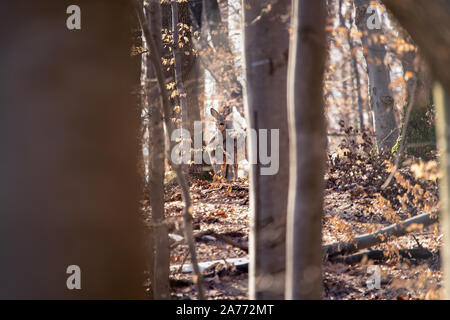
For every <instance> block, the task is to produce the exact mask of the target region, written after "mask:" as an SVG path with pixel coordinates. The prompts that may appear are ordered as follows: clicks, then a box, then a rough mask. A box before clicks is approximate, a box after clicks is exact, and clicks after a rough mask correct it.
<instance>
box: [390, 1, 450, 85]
mask: <svg viewBox="0 0 450 320" xmlns="http://www.w3.org/2000/svg"><path fill="white" fill-rule="evenodd" d="M383 4H384V5H385V6H386V7H387V8H388V9H389V10H390V11H391V13H392V14H393V15H394V17H395V18H396V19H397V20H398V21H399V23H400V24H401V25H402V26H403V28H405V29H406V31H408V33H409V34H410V35H411V37H412V38H413V40H414V42H415V43H416V44H417V45H418V46H419V48H420V52H421V53H422V54H423V56H424V58H425V59H426V60H427V62H428V65H429V66H430V68H431V71H432V72H433V75H434V77H435V78H436V80H438V81H439V82H441V83H442V86H443V87H444V89H445V90H446V91H447V92H449V91H450V72H449V70H450V2H449V1H447V0H402V1H398V0H383Z"/></svg>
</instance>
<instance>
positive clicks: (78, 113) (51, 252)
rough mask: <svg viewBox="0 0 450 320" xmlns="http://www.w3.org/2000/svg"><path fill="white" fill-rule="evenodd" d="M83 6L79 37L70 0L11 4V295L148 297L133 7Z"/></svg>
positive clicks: (7, 67)
mask: <svg viewBox="0 0 450 320" xmlns="http://www.w3.org/2000/svg"><path fill="white" fill-rule="evenodd" d="M77 5H79V6H80V7H81V8H82V14H81V30H71V31H69V30H68V29H67V28H66V21H65V17H66V10H67V3H64V2H62V1H45V0H43V1H33V2H30V1H21V0H17V1H13V2H8V3H6V2H2V3H1V4H0V46H1V48H2V50H1V52H0V66H1V69H2V70H3V72H4V73H3V75H6V74H7V75H8V76H7V77H6V76H2V77H1V78H0V82H1V85H0V114H1V115H0V132H1V134H0V145H1V146H2V156H1V158H0V177H1V180H0V206H1V212H2V221H1V224H0V252H1V255H2V259H1V263H0V283H1V285H0V298H2V299H130V298H141V297H143V296H144V295H143V294H144V292H143V289H142V280H143V277H142V274H143V271H144V263H143V256H142V245H143V243H142V238H141V236H142V232H141V231H142V225H141V223H140V216H139V210H138V200H139V189H138V187H139V179H138V175H137V170H136V165H137V154H138V150H139V148H138V144H137V139H136V137H137V135H138V118H139V115H138V113H137V112H136V107H135V105H134V106H133V99H132V98H131V94H130V88H132V85H136V84H137V80H138V79H139V76H138V71H139V70H138V68H136V65H135V68H133V67H132V61H131V59H130V48H131V23H130V21H129V20H128V17H129V16H130V15H131V12H132V11H130V10H129V9H130V8H129V3H128V2H127V1H113V2H111V1H106V0H105V1H101V0H99V1H85V0H79V1H77ZM105 8H107V10H105ZM67 17H69V15H67ZM18 21H21V23H17V22H18ZM87 31H88V32H87ZM30 32H31V33H30ZM80 53H82V54H81V56H80ZM130 71H133V73H132V72H130ZM132 80H133V81H134V83H132ZM70 265H77V266H79V267H80V271H81V273H80V280H81V282H80V285H81V288H80V290H77V289H76V288H75V289H73V290H70V288H72V287H71V286H70V285H76V282H75V281H72V280H71V279H70V278H69V277H71V276H76V274H77V272H76V271H74V270H71V269H69V270H67V269H68V267H69V266H70ZM67 272H68V273H67ZM68 280H69V281H68ZM67 283H69V287H68V286H67Z"/></svg>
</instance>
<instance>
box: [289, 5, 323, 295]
mask: <svg viewBox="0 0 450 320" xmlns="http://www.w3.org/2000/svg"><path fill="white" fill-rule="evenodd" d="M325 15H326V14H325V1H323V0H319V1H317V0H299V1H294V2H293V10H292V17H291V19H292V20H291V21H292V22H291V23H292V30H293V34H292V36H291V43H290V47H289V50H290V52H289V68H288V113H289V117H288V119H289V141H290V146H289V152H290V168H289V171H290V181H289V203H288V216H287V238H286V239H287V240H286V242H287V251H286V299H321V298H322V286H323V283H322V212H323V189H324V184H323V175H324V173H325V157H326V155H325V141H326V136H325V120H324V106H323V97H322V94H323V92H322V80H323V73H324V68H325V55H326V37H325Z"/></svg>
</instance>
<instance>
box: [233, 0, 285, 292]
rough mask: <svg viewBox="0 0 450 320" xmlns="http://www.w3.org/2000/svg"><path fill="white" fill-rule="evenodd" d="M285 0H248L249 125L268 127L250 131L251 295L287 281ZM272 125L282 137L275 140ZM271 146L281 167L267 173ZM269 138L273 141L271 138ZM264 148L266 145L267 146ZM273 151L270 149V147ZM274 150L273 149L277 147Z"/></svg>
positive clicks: (273, 289) (280, 287) (245, 28)
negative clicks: (269, 3) (265, 157)
mask: <svg viewBox="0 0 450 320" xmlns="http://www.w3.org/2000/svg"><path fill="white" fill-rule="evenodd" d="M290 4H291V1H289V0H281V1H278V2H277V3H275V4H273V6H272V7H271V9H270V10H269V11H268V10H263V9H267V8H266V5H267V4H266V3H264V2H263V1H260V0H245V1H243V5H242V10H243V11H244V19H243V23H244V24H245V25H244V26H243V34H244V35H243V38H244V41H243V45H244V70H245V72H244V74H245V83H246V88H245V93H244V95H245V98H244V103H245V108H246V116H247V119H248V120H249V128H252V129H256V130H257V131H258V130H259V129H267V131H268V135H267V137H264V135H261V136H260V137H258V139H257V140H258V141H256V139H255V138H256V137H250V140H249V141H250V144H249V148H248V150H249V158H250V163H252V165H251V168H250V186H251V187H250V211H251V221H250V225H251V231H250V232H251V234H250V270H249V291H250V293H249V296H250V299H283V298H284V281H285V272H284V271H285V251H286V249H285V243H286V242H285V238H286V210H287V193H288V181H289V137H288V128H287V101H286V100H287V98H286V92H287V85H286V82H287V63H288V54H289V49H288V48H289V33H288V28H289V16H290V15H289V12H290V11H289V8H290ZM273 129H277V130H279V141H276V142H274V143H272V142H270V141H271V139H270V134H271V133H273ZM261 137H262V139H265V140H266V141H264V142H265V143H266V145H268V148H267V149H268V150H270V149H271V147H272V148H273V147H275V146H274V144H277V146H278V149H277V150H274V153H276V155H279V161H278V162H279V168H278V171H277V172H276V173H275V174H267V173H266V174H265V173H264V172H263V170H265V169H267V168H265V167H266V165H263V164H262V163H261V161H260V160H261V149H262V148H261V139H260V138H261ZM267 141H268V143H267ZM263 152H264V151H263ZM268 153H270V151H268ZM272 156H274V154H273V153H272Z"/></svg>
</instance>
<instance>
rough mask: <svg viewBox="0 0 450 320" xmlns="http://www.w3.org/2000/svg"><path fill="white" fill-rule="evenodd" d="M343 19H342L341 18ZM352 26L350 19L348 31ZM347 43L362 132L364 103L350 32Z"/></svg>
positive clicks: (340, 3)
mask: <svg viewBox="0 0 450 320" xmlns="http://www.w3.org/2000/svg"><path fill="white" fill-rule="evenodd" d="M342 1H343V0H339V5H340V6H342ZM350 8H353V3H351V7H350ZM342 18H343V17H342ZM342 23H344V25H345V21H342V22H341V24H342ZM352 25H353V21H352V19H351V18H350V29H351V27H352ZM347 41H348V45H349V50H350V56H351V61H352V69H353V75H354V80H353V82H352V83H354V84H355V86H354V87H353V89H354V90H356V94H357V97H358V98H357V101H358V115H359V129H360V131H361V132H362V131H364V128H365V127H364V101H363V98H362V95H361V77H360V75H359V69H358V60H357V57H356V52H355V44H354V41H353V39H352V37H351V33H350V31H349V32H347Z"/></svg>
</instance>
